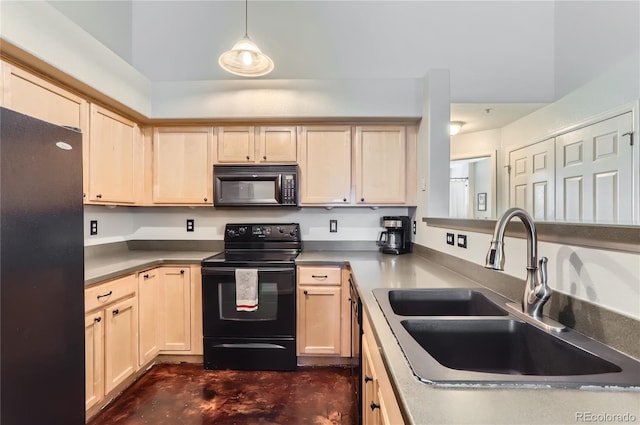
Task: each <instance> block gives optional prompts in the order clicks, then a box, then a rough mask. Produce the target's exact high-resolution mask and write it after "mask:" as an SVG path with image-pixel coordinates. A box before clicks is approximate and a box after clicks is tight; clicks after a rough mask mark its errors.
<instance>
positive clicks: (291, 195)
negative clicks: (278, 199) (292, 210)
mask: <svg viewBox="0 0 640 425" xmlns="http://www.w3.org/2000/svg"><path fill="white" fill-rule="evenodd" d="M282 205H298V199H297V196H296V176H295V175H293V174H283V175H282Z"/></svg>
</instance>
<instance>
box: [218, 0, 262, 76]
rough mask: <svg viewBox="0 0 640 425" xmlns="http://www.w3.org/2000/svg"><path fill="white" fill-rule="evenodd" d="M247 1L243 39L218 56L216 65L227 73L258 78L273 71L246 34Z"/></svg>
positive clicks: (246, 0)
mask: <svg viewBox="0 0 640 425" xmlns="http://www.w3.org/2000/svg"><path fill="white" fill-rule="evenodd" d="M247 2H248V0H245V3H244V37H243V38H242V39H240V41H238V42H237V43H236V44H234V45H233V47H232V48H231V50H228V51H226V52H224V53H223V54H221V55H220V57H219V58H218V64H220V66H221V67H222V69H224V70H225V71H227V72H230V73H232V74H235V75H239V76H241V77H260V76H263V75H267V74H268V73H270V72H271V71H273V61H272V60H271V58H270V57H269V56H267V55H265V54H264V53H262V52H261V51H260V49H259V48H258V46H257V45H256V43H254V42H253V41H251V39H250V38H249V35H248V33H247V20H248V18H247V15H248V10H247V9H248V5H247Z"/></svg>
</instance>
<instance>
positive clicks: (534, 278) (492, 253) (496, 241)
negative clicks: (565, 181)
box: [485, 208, 552, 320]
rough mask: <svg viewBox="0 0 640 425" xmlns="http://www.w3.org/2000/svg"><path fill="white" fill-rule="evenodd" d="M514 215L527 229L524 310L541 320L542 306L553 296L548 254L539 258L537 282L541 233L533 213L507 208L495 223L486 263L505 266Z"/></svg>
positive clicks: (500, 268) (496, 266)
mask: <svg viewBox="0 0 640 425" xmlns="http://www.w3.org/2000/svg"><path fill="white" fill-rule="evenodd" d="M513 217H518V218H519V219H520V221H522V224H524V227H525V230H526V233H527V280H526V282H525V288H524V295H523V296H522V312H523V313H525V314H527V315H529V316H531V317H533V318H536V319H538V320H540V319H541V318H542V307H543V306H544V304H545V303H546V302H547V301H548V300H549V298H550V297H551V293H552V291H551V288H549V286H548V285H547V257H542V258H541V259H540V281H539V282H538V264H537V262H538V261H537V257H538V235H537V233H536V228H535V226H534V225H533V219H532V218H531V216H530V215H529V214H528V213H527V212H526V211H525V210H523V209H521V208H511V209H509V210H507V211H506V212H505V213H504V214H503V215H502V217H500V219H499V220H498V222H497V223H496V228H495V230H494V231H493V239H492V240H491V246H490V248H489V252H487V260H486V263H485V267H486V268H488V269H493V270H504V233H505V230H506V227H507V224H508V223H509V221H511V219H512V218H513Z"/></svg>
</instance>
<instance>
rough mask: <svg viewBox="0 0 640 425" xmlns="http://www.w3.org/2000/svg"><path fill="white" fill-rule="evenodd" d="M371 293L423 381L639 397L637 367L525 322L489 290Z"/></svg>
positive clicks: (601, 348)
mask: <svg viewBox="0 0 640 425" xmlns="http://www.w3.org/2000/svg"><path fill="white" fill-rule="evenodd" d="M373 294H374V296H375V298H376V300H377V301H378V304H379V305H380V308H381V309H382V312H383V313H384V315H385V318H386V319H387V322H388V323H389V325H390V327H391V330H392V331H393V334H394V335H395V337H396V339H397V340H398V343H399V345H400V348H401V349H402V351H403V352H404V354H405V357H406V358H407V360H408V362H409V365H410V366H411V369H412V370H413V372H414V374H415V375H416V376H417V377H418V378H419V379H420V380H422V381H424V382H427V383H431V384H434V385H445V386H459V385H463V386H477V385H484V386H496V385H499V386H516V387H518V386H527V387H528V386H545V387H567V388H583V387H593V386H595V387H618V388H624V389H631V390H640V362H638V361H637V360H635V359H632V358H631V357H628V356H625V355H624V354H622V353H620V352H618V351H616V350H613V349H612V348H610V347H607V346H606V345H604V344H601V343H599V342H598V341H595V340H593V339H590V338H588V337H586V336H584V335H582V334H580V333H578V332H576V331H574V330H572V329H568V328H566V329H564V331H562V332H560V331H551V330H550V329H551V328H548V327H545V326H544V324H543V323H541V322H536V321H529V320H528V319H527V318H526V317H525V316H524V315H522V314H520V313H517V312H514V311H513V310H512V309H511V308H507V307H506V306H507V304H509V303H511V302H510V300H508V299H507V298H505V297H502V296H500V295H498V294H496V293H494V292H492V291H490V290H488V289H484V288H474V289H455V288H454V289H385V288H380V289H374V290H373ZM557 329H560V328H557Z"/></svg>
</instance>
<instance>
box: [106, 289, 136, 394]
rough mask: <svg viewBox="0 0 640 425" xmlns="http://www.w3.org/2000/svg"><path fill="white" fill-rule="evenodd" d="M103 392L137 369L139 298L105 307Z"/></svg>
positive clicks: (108, 390) (111, 388)
mask: <svg viewBox="0 0 640 425" xmlns="http://www.w3.org/2000/svg"><path fill="white" fill-rule="evenodd" d="M104 314H105V328H104V332H105V335H104V348H105V394H108V393H109V392H110V391H111V390H113V389H114V388H115V387H116V386H117V385H118V384H120V383H122V382H123V381H124V380H125V379H127V378H128V377H129V376H131V375H133V374H134V373H135V371H136V370H137V369H138V299H137V297H133V298H128V299H126V300H124V301H120V302H117V303H114V304H112V305H111V306H110V307H108V308H106V309H105V312H104Z"/></svg>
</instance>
